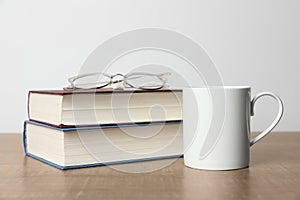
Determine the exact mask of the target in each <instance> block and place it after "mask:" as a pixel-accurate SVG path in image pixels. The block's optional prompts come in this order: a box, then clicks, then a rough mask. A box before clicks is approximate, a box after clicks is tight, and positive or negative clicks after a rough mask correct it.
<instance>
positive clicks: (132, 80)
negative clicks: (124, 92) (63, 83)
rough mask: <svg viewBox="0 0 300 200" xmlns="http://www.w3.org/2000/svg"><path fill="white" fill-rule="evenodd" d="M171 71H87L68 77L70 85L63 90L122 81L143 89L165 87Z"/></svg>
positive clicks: (130, 86) (124, 84)
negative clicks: (159, 72)
mask: <svg viewBox="0 0 300 200" xmlns="http://www.w3.org/2000/svg"><path fill="white" fill-rule="evenodd" d="M169 75H171V73H169V72H167V73H161V74H151V73H144V72H135V73H128V74H125V75H123V74H114V75H109V74H105V73H89V74H81V75H78V76H74V77H71V78H69V79H68V82H69V83H70V85H69V86H68V87H65V88H64V90H76V89H100V88H104V87H107V86H111V85H113V84H116V83H121V82H123V86H124V88H136V89H143V90H158V89H161V88H164V87H166V86H167V85H166V83H167V76H169Z"/></svg>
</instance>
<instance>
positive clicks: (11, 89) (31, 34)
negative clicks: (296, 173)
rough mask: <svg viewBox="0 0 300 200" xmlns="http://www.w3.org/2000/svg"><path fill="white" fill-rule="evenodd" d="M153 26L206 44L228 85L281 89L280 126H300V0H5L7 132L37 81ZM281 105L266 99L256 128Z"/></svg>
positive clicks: (1, 3)
mask: <svg viewBox="0 0 300 200" xmlns="http://www.w3.org/2000/svg"><path fill="white" fill-rule="evenodd" d="M145 27H158V28H166V29H170V30H174V31H177V32H179V33H182V34H184V35H186V36H188V37H190V38H192V39H193V40H194V41H196V42H197V43H199V44H200V45H202V47H204V48H205V50H206V51H207V52H208V54H209V56H210V57H211V59H212V60H213V61H214V63H215V64H216V67H217V68H218V70H219V71H220V73H221V74H222V77H223V79H224V80H223V81H224V83H225V84H226V85H251V86H252V87H253V93H257V92H261V91H265V90H268V91H272V92H275V93H277V94H278V95H280V96H281V97H282V99H283V101H284V104H285V114H284V118H283V120H282V121H281V123H280V124H279V126H278V127H277V128H276V130H277V131H278V130H282V131H299V130H300V123H299V119H300V114H299V112H300V105H299V102H300V101H299V97H300V95H299V90H300V89H299V82H300V81H299V73H300V70H299V67H300V1H299V0H252V1H250V0H248V1H244V0H227V1H224V0H207V1H201V0H189V1H179V0H151V1H149V0H147V1H146V0H126V1H125V0H107V1H99V0H85V1H78V0H52V1H39V0H27V1H21V0H0V66H1V78H0V84H1V103H0V110H1V120H0V132H21V130H22V123H23V120H25V119H26V118H27V115H26V101H27V92H28V90H29V89H49V88H50V89H51V88H61V87H63V86H65V85H66V79H67V77H69V76H72V75H75V74H76V73H77V72H78V71H79V69H80V66H81V65H82V63H83V62H84V61H85V59H86V58H87V56H88V55H89V54H90V53H91V52H92V51H93V50H94V49H95V48H96V47H97V46H98V45H100V44H101V43H102V42H103V41H105V40H107V39H109V38H111V37H112V36H114V35H117V34H119V33H122V32H125V31H129V30H132V29H137V28H145ZM276 108H277V107H276V104H275V103H274V102H273V101H272V100H270V99H266V100H261V101H260V102H259V104H258V105H257V107H256V110H257V112H256V114H257V116H256V117H255V118H254V120H253V130H262V129H264V128H265V127H266V126H267V125H268V124H269V123H270V121H271V120H272V117H273V116H274V115H275V113H276Z"/></svg>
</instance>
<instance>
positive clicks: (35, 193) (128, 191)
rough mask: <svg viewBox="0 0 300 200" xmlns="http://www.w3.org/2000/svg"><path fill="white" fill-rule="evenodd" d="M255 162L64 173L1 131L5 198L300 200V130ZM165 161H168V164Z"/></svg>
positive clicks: (152, 164) (256, 154)
mask: <svg viewBox="0 0 300 200" xmlns="http://www.w3.org/2000/svg"><path fill="white" fill-rule="evenodd" d="M251 153H252V154H251V166H250V168H247V169H241V170H233V171H204V170H195V169H190V168H187V167H185V166H184V165H183V160H182V159H177V160H173V163H170V162H169V161H168V162H166V161H148V162H142V163H133V164H126V165H122V166H121V167H120V168H121V169H125V170H123V171H126V169H131V170H135V169H136V171H139V170H141V169H148V170H149V169H155V168H159V167H161V166H162V165H167V166H166V167H163V168H162V169H158V170H154V171H152V172H148V173H128V172H122V171H119V170H116V169H114V168H116V167H118V166H114V167H113V168H112V167H108V166H105V167H95V168H86V169H76V170H69V171H61V170H58V169H55V168H53V167H51V166H48V165H46V164H43V163H41V162H39V161H37V160H34V159H32V158H27V157H26V156H25V155H24V152H23V147H22V137H21V135H20V134H0V199H1V200H2V199H4V200H6V199H23V200H25V199H55V200H59V199H130V200H133V199H155V200H159V199H172V200H173V199H209V200H214V199H221V200H226V199H230V200H235V199H238V200H243V199H255V200H259V199H263V200H267V199H272V200H277V199H278V200H289V199H293V200H300V133H273V134H270V136H268V137H266V138H265V139H263V140H262V141H261V142H259V143H258V144H256V145H254V146H253V148H252V150H251ZM163 162H165V163H163Z"/></svg>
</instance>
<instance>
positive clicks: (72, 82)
mask: <svg viewBox="0 0 300 200" xmlns="http://www.w3.org/2000/svg"><path fill="white" fill-rule="evenodd" d="M95 75H103V76H105V77H107V78H109V79H110V81H109V82H108V83H106V84H104V85H102V86H99V87H92V88H80V87H76V86H75V81H76V80H78V79H80V78H84V77H88V76H95ZM134 75H141V76H155V77H157V78H158V79H159V80H161V81H162V84H161V86H159V87H156V88H147V87H143V86H140V87H135V86H134V85H132V84H130V83H128V81H127V79H128V78H129V77H130V76H134ZM167 75H171V73H170V72H165V73H160V74H153V73H145V72H133V73H128V74H125V75H124V74H121V73H118V74H114V75H109V74H106V73H87V74H81V75H77V76H73V77H70V78H68V82H69V83H70V85H69V86H68V87H65V88H63V89H64V90H78V89H79V90H89V89H101V88H105V87H107V86H109V85H112V84H116V83H120V82H123V85H124V87H125V88H135V89H141V90H159V89H162V88H164V87H166V86H167V85H166V83H167V79H166V78H164V77H165V76H167ZM117 76H121V77H122V78H123V79H121V80H115V81H114V80H113V79H114V78H115V77H117ZM126 86H129V87H126Z"/></svg>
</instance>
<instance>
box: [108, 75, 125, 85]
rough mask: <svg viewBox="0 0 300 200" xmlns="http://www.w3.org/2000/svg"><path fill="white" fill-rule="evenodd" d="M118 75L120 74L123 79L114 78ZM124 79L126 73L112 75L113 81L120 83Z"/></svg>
mask: <svg viewBox="0 0 300 200" xmlns="http://www.w3.org/2000/svg"><path fill="white" fill-rule="evenodd" d="M118 76H120V77H121V78H122V79H117V80H114V78H115V77H118ZM124 79H125V75H123V74H114V75H112V76H110V80H111V83H120V82H123V81H124Z"/></svg>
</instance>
